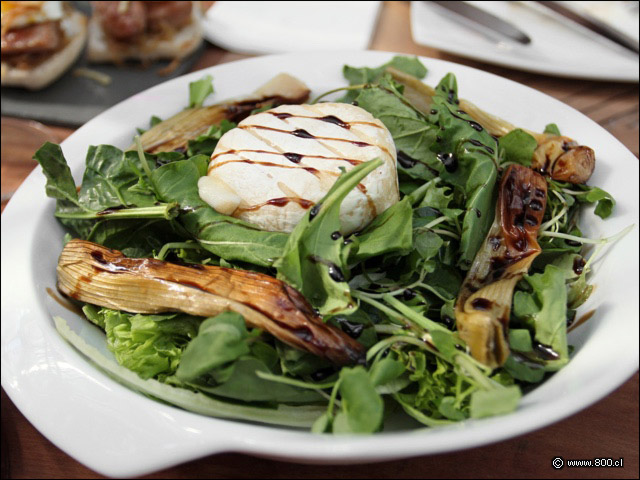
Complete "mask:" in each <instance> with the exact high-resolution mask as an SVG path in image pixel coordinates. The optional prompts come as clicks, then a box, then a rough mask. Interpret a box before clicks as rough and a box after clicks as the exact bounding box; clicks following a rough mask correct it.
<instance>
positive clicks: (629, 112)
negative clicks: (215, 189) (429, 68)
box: [1, 2, 638, 478]
mask: <svg viewBox="0 0 640 480" xmlns="http://www.w3.org/2000/svg"><path fill="white" fill-rule="evenodd" d="M408 25H409V4H408V3H406V2H385V4H384V7H383V10H382V12H381V16H380V20H379V24H378V26H377V29H376V33H375V37H374V38H373V40H372V45H371V47H372V49H374V50H384V51H393V52H402V53H407V54H416V55H422V56H425V57H432V58H442V59H445V60H451V61H454V62H458V63H462V64H465V65H470V66H472V67H476V68H480V69H483V70H486V71H490V72H493V73H496V74H498V75H501V76H503V77H507V78H510V79H512V80H515V81H517V82H521V83H524V84H526V85H529V86H531V87H534V88H536V89H538V90H540V91H542V92H545V93H547V94H549V95H551V96H553V97H556V98H558V99H559V100H561V101H563V102H565V103H567V104H569V105H571V106H572V107H574V108H576V109H578V110H580V111H581V112H583V113H584V114H586V115H588V116H589V117H591V118H592V119H593V120H595V121H596V122H598V123H599V124H601V125H602V126H603V127H605V128H606V129H607V130H609V131H610V132H611V133H613V134H614V135H615V136H616V137H617V138H618V139H619V140H620V141H621V142H622V143H623V144H625V145H626V146H627V148H629V149H630V150H631V151H632V152H633V153H634V154H635V155H636V156H638V85H637V84H622V83H612V82H594V81H585V80H574V79H571V80H568V79H562V78H554V77H548V76H543V75H537V74H532V73H526V72H519V71H515V70H509V69H505V68H500V67H494V66H489V65H485V64H481V63H478V62H474V61H470V60H467V59H463V58H460V57H457V56H453V55H449V54H446V53H443V52H440V51H438V50H434V49H431V48H426V47H421V46H419V45H416V44H415V43H414V42H413V40H412V39H411V35H410V32H409V28H408ZM244 57H245V56H243V55H238V54H233V53H230V52H227V51H225V50H221V49H219V48H216V47H213V46H208V47H207V50H206V52H205V54H204V55H203V56H202V58H201V60H200V61H199V62H198V63H197V65H196V66H195V68H194V69H200V68H204V67H208V66H211V65H216V64H220V63H225V62H229V61H233V60H237V59H240V58H244ZM52 129H53V132H54V134H55V135H56V136H57V137H58V140H59V141H62V140H63V139H64V138H66V137H67V136H68V135H69V134H71V133H72V131H73V130H71V129H68V128H61V127H52ZM27 174H28V171H25V169H21V168H19V167H16V166H15V165H11V164H9V162H5V159H3V160H2V182H3V190H4V187H5V185H7V184H14V185H19V183H20V182H22V180H23V179H24V178H25V177H26V175H27ZM5 182H7V183H5ZM4 206H5V202H3V203H2V208H3V209H4ZM556 456H562V457H564V458H565V459H590V458H595V457H599V458H600V457H612V458H619V457H623V458H624V468H617V469H616V468H592V469H587V468H577V469H568V468H564V469H562V470H554V469H553V468H552V466H551V460H552V459H553V458H554V457H556ZM1 474H2V478H102V477H101V476H100V475H98V474H96V473H95V472H93V471H91V470H89V469H87V468H86V467H84V466H83V465H81V464H79V463H78V462H76V461H75V460H73V459H72V458H71V457H69V456H68V455H67V454H65V453H64V452H62V451H61V450H59V449H58V448H57V447H55V446H54V445H53V444H51V442H49V441H48V440H47V439H46V438H44V437H43V436H42V435H41V434H40V433H39V432H38V431H37V430H35V428H34V427H33V426H32V425H31V424H30V423H29V422H28V421H27V420H26V419H25V418H24V417H23V416H22V414H21V413H20V412H19V411H18V409H17V408H16V407H15V405H13V403H12V402H11V401H10V400H9V399H8V397H7V395H6V394H5V392H4V391H2V471H1ZM578 476H579V477H584V478H638V373H636V374H635V375H634V376H633V377H632V378H631V379H630V380H629V381H627V382H626V383H625V384H624V385H622V386H621V387H620V388H619V389H618V390H616V391H615V392H614V393H612V394H611V395H609V396H608V397H606V398H605V399H604V400H602V401H600V402H598V403H597V404H595V405H593V406H592V407H590V408H588V409H586V410H584V411H582V412H580V413H578V414H576V415H574V416H572V417H570V418H568V419H566V420H564V421H561V422H558V423H556V424H554V425H552V426H550V427H547V428H544V429H542V430H539V431H537V432H533V433H529V434H527V435H523V436H521V437H518V438H515V439H513V440H508V441H505V442H500V443H497V444H494V445H489V446H486V447H481V448H476V449H472V450H466V451H462V452H454V453H449V454H443V455H432V456H424V457H418V458H413V459H408V460H401V461H394V462H384V463H380V464H369V465H357V466H309V465H296V464H291V463H283V462H276V461H271V460H264V459H259V458H254V457H248V456H245V455H241V454H221V455H212V456H210V457H207V458H203V459H200V460H196V461H193V462H189V463H186V464H183V465H179V466H176V467H174V468H170V469H167V470H164V471H162V472H158V473H155V474H152V475H149V476H148V477H147V478H227V477H229V478H243V477H256V478H324V477H337V478H375V477H384V478H391V477H400V478H402V477H405V478H423V477H433V478H456V477H473V478H491V477H504V478H572V477H578Z"/></svg>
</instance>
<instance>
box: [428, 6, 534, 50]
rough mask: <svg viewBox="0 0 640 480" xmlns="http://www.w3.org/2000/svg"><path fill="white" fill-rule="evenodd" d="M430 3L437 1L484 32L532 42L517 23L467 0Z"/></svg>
mask: <svg viewBox="0 0 640 480" xmlns="http://www.w3.org/2000/svg"><path fill="white" fill-rule="evenodd" d="M426 3H429V4H433V3H435V4H436V5H438V6H440V7H442V8H445V9H446V10H448V11H449V12H452V13H454V14H456V15H458V16H459V17H461V18H464V19H465V20H466V22H465V23H467V24H468V25H469V26H472V27H473V26H475V27H480V30H481V31H482V33H485V34H489V35H491V36H493V37H495V36H496V34H498V36H501V37H507V38H509V39H510V40H514V41H516V42H518V43H522V44H523V45H528V44H529V43H531V38H530V37H529V35H527V34H526V33H524V32H523V31H522V30H520V29H519V28H517V27H516V26H515V25H513V24H511V23H509V22H506V21H505V20H502V19H501V18H498V17H496V16H495V15H492V14H491V13H489V12H487V11H485V10H482V9H480V8H477V7H474V6H473V5H470V4H468V3H465V2H446V1H433V2H426Z"/></svg>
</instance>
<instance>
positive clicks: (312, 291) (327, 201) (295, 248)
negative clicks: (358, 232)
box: [274, 159, 382, 315]
mask: <svg viewBox="0 0 640 480" xmlns="http://www.w3.org/2000/svg"><path fill="white" fill-rule="evenodd" d="M380 165H382V160H380V159H378V160H372V161H370V162H366V163H362V164H360V165H358V166H356V167H355V168H353V169H352V170H350V171H349V172H346V173H343V174H342V175H341V176H340V177H339V178H338V180H337V181H336V182H335V183H334V185H333V186H332V187H331V189H330V190H329V192H327V194H326V195H325V196H324V198H323V199H322V200H321V201H320V203H318V204H316V205H315V206H314V207H312V208H311V209H310V210H309V211H308V212H307V214H306V215H305V216H304V217H303V218H302V220H300V222H299V223H298V225H297V226H296V228H295V229H294V230H293V232H291V235H290V236H289V239H288V241H287V244H286V245H285V247H284V251H283V253H282V256H281V257H280V258H279V259H278V260H277V262H276V263H275V265H274V266H275V267H276V268H277V270H278V278H279V279H281V280H284V281H286V282H287V283H289V284H290V285H292V286H293V287H295V288H297V289H298V290H299V291H300V292H301V293H302V294H303V295H304V296H305V297H306V298H307V300H309V301H310V302H311V304H312V305H313V306H314V307H316V308H317V309H318V310H319V311H320V313H321V314H332V315H335V314H338V313H342V312H346V311H349V310H351V309H353V305H354V302H353V300H352V299H351V294H350V290H349V285H348V284H347V277H346V275H347V274H348V266H347V264H346V261H345V260H346V259H345V258H344V255H343V248H344V244H343V242H342V240H341V239H340V238H338V239H334V238H332V233H333V232H336V231H339V230H340V205H341V203H342V200H343V199H344V198H345V197H346V196H347V195H348V194H349V192H350V191H351V190H353V188H355V186H356V185H357V184H358V183H359V182H360V181H361V180H362V179H363V178H364V177H366V176H367V175H368V174H369V173H371V172H372V171H373V170H375V169H376V168H378V167H379V166H380Z"/></svg>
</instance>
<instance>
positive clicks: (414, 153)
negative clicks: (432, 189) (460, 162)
mask: <svg viewBox="0 0 640 480" xmlns="http://www.w3.org/2000/svg"><path fill="white" fill-rule="evenodd" d="M359 92H360V93H359V94H358V96H357V97H356V102H357V103H358V106H359V107H361V108H364V109H365V110H366V111H368V112H369V113H371V114H372V115H373V116H374V117H376V118H377V119H379V120H380V121H381V122H382V123H384V125H385V127H387V129H388V130H389V132H390V133H391V135H392V137H393V140H394V142H395V145H396V150H397V151H398V157H399V159H400V160H399V161H398V171H399V172H401V173H403V174H405V175H408V176H409V177H411V178H417V179H421V180H431V179H432V178H434V176H435V173H434V172H438V171H439V169H442V165H441V164H440V162H438V160H437V159H436V156H435V154H434V153H433V152H432V151H431V150H429V147H430V146H431V145H432V144H433V143H434V142H435V141H436V137H437V128H436V127H434V126H433V125H430V124H429V123H427V122H426V121H425V120H424V118H423V117H422V115H420V114H419V113H418V112H416V111H415V110H414V109H413V108H411V107H410V106H409V105H407V104H405V103H404V102H403V101H402V100H401V99H400V98H399V97H398V96H397V95H394V93H393V92H392V91H390V90H387V89H383V88H380V87H372V88H365V89H362V90H360V91H359ZM403 159H405V160H403Z"/></svg>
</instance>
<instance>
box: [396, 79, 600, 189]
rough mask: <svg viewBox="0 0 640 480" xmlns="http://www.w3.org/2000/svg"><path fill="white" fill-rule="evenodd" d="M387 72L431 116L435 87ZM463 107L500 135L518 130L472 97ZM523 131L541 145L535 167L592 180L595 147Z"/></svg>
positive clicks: (560, 178) (555, 174)
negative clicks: (482, 106) (474, 102)
mask: <svg viewBox="0 0 640 480" xmlns="http://www.w3.org/2000/svg"><path fill="white" fill-rule="evenodd" d="M386 71H387V72H388V73H389V74H391V76H392V77H393V79H394V80H395V81H397V82H399V83H400V84H402V85H403V86H404V91H403V94H404V96H405V98H406V99H407V100H408V101H409V102H411V105H412V106H413V107H415V108H416V109H417V110H419V111H420V112H422V113H423V114H424V115H427V114H428V113H429V110H430V109H431V108H432V107H431V105H432V97H433V96H434V95H435V93H436V92H435V90H434V89H433V88H432V87H430V86H429V85H427V84H425V83H423V82H421V81H420V80H419V79H417V78H416V77H414V76H412V75H409V74H407V73H404V72H402V71H400V70H398V69H396V68H393V67H387V69H386ZM459 107H460V109H461V110H462V111H464V112H466V113H467V114H469V115H470V116H471V118H473V119H474V120H475V121H477V122H479V123H480V124H481V125H482V126H483V127H484V128H486V129H487V131H488V132H489V133H491V135H494V136H496V137H503V136H505V135H507V134H508V133H509V132H512V131H514V130H517V129H518V127H516V126H515V125H513V124H512V123H511V122H508V121H506V120H504V119H502V118H500V117H497V116H495V115H492V114H491V113H488V112H486V111H484V110H482V109H481V108H479V107H477V106H476V105H474V104H473V103H471V102H470V101H469V100H465V99H463V98H461V99H459ZM523 130H524V131H525V132H527V133H528V134H529V135H531V136H532V137H533V138H534V139H535V141H536V143H537V144H538V145H537V148H536V149H535V151H534V153H533V157H532V158H531V167H532V168H534V169H536V170H537V171H539V172H540V173H542V174H543V175H548V176H549V177H551V178H553V179H554V180H558V181H561V182H569V183H586V182H587V180H589V177H591V174H592V173H593V170H594V168H595V153H594V151H593V149H592V148H591V147H587V146H584V145H580V144H579V143H578V142H576V141H575V140H573V139H571V138H568V137H565V136H561V135H555V134H552V133H538V132H534V131H532V130H527V129H523ZM545 132H546V130H545Z"/></svg>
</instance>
